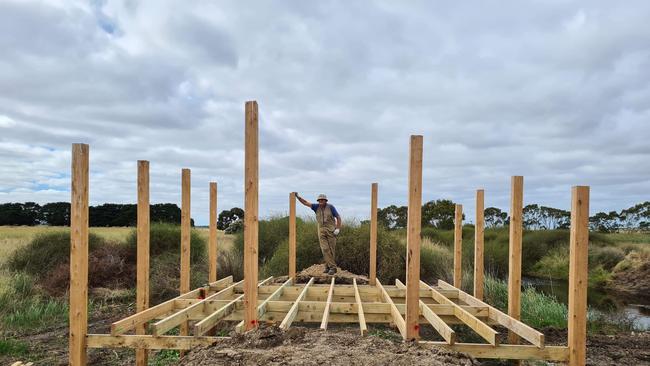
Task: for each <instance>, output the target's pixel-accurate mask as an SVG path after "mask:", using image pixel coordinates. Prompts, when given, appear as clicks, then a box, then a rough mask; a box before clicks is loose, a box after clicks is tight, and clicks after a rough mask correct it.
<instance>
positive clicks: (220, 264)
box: [217, 248, 244, 281]
mask: <svg viewBox="0 0 650 366" xmlns="http://www.w3.org/2000/svg"><path fill="white" fill-rule="evenodd" d="M217 276H218V277H219V278H223V277H228V276H233V279H234V280H235V281H239V280H241V279H243V278H244V258H243V256H242V254H241V253H240V252H239V251H237V250H233V249H232V248H231V249H230V250H224V251H219V256H218V257H217Z"/></svg>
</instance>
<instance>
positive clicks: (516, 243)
mask: <svg viewBox="0 0 650 366" xmlns="http://www.w3.org/2000/svg"><path fill="white" fill-rule="evenodd" d="M510 191H511V193H510V194H511V196H510V241H509V253H510V254H509V259H508V315H510V316H511V317H513V318H515V319H517V320H519V318H520V316H521V243H522V235H523V232H522V230H523V226H522V219H523V209H524V208H523V207H524V177H522V176H514V177H512V180H511V187H510ZM508 342H509V343H510V344H517V343H519V336H517V334H515V333H514V332H512V331H508Z"/></svg>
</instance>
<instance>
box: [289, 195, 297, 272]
mask: <svg viewBox="0 0 650 366" xmlns="http://www.w3.org/2000/svg"><path fill="white" fill-rule="evenodd" d="M289 278H294V279H295V278H296V193H295V192H291V193H289Z"/></svg>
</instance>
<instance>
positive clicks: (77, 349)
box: [69, 144, 90, 366]
mask: <svg viewBox="0 0 650 366" xmlns="http://www.w3.org/2000/svg"><path fill="white" fill-rule="evenodd" d="M89 155H90V148H89V146H88V145H86V144H73V145H72V172H71V180H72V184H71V190H70V191H71V197H70V339H69V357H70V365H73V366H77V365H86V362H87V354H86V334H87V333H88V192H89V187H88V180H89V177H88V176H89V173H88V172H89Z"/></svg>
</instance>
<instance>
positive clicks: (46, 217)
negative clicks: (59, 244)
mask: <svg viewBox="0 0 650 366" xmlns="http://www.w3.org/2000/svg"><path fill="white" fill-rule="evenodd" d="M41 220H42V221H43V222H44V223H45V224H47V225H50V226H70V202H52V203H46V204H44V205H43V206H42V207H41Z"/></svg>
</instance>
